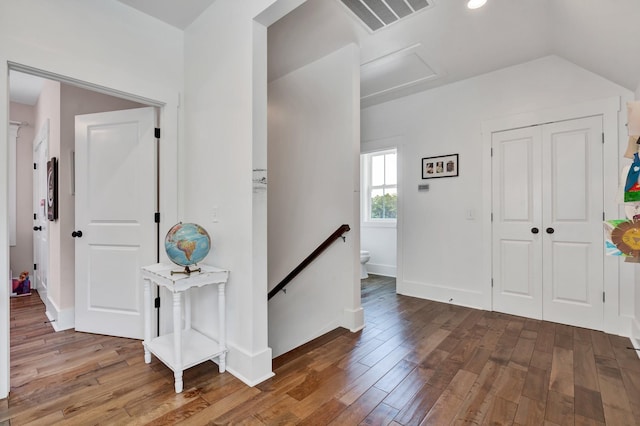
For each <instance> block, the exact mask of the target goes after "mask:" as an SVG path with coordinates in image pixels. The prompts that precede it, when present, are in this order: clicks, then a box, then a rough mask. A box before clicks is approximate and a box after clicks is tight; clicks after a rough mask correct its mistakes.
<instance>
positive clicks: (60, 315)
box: [45, 297, 76, 332]
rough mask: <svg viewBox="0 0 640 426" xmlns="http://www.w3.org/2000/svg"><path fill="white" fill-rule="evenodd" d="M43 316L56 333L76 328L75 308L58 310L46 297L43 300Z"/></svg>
mask: <svg viewBox="0 0 640 426" xmlns="http://www.w3.org/2000/svg"><path fill="white" fill-rule="evenodd" d="M45 307H46V311H45V315H46V316H47V318H48V319H49V322H50V323H51V326H52V327H53V329H54V330H55V331H56V332H58V331H63V330H70V329H72V328H75V326H76V311H75V308H70V309H59V308H58V306H56V304H55V303H54V302H53V301H52V300H51V299H49V298H48V297H47V298H46V300H45Z"/></svg>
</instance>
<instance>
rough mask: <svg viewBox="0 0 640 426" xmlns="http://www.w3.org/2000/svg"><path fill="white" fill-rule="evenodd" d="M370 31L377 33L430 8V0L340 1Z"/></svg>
mask: <svg viewBox="0 0 640 426" xmlns="http://www.w3.org/2000/svg"><path fill="white" fill-rule="evenodd" d="M340 1H341V2H342V3H343V4H344V5H345V6H347V8H349V10H350V11H351V12H353V14H354V15H355V16H356V17H357V18H358V19H360V21H362V23H363V24H364V25H366V27H367V28H369V29H370V30H371V31H377V30H379V29H381V28H384V27H386V26H389V25H391V24H393V23H395V22H398V21H399V20H401V19H404V18H406V17H408V16H411V15H412V14H414V13H416V12H418V11H419V10H422V9H425V8H427V6H430V5H431V4H430V2H431V1H432V0H429V1H427V0H340Z"/></svg>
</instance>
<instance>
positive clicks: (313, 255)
mask: <svg viewBox="0 0 640 426" xmlns="http://www.w3.org/2000/svg"><path fill="white" fill-rule="evenodd" d="M350 230H351V228H350V227H349V225H341V226H340V227H339V228H338V229H336V231H335V232H334V233H333V234H331V236H329V238H327V239H326V240H324V242H323V243H322V244H320V245H319V246H318V248H317V249H315V250H314V251H313V252H312V253H311V254H310V255H309V256H307V257H306V259H304V260H303V261H302V262H300V264H299V265H298V266H296V268H295V269H294V270H293V271H291V272H290V273H289V275H287V276H286V277H284V279H283V280H282V281H280V283H279V284H278V285H277V286H275V287H274V288H273V289H272V290H271V291H270V292H269V295H268V296H267V300H271V298H272V297H273V296H275V295H276V294H277V293H278V292H279V291H280V290H284V288H285V287H286V286H287V284H289V282H290V281H291V280H292V279H294V278H295V277H296V275H298V274H299V273H300V272H301V271H302V270H303V269H304V268H306V267H307V266H309V264H310V263H311V262H313V261H314V260H315V258H316V257H318V256H320V254H321V253H322V252H323V251H325V250H326V249H327V248H328V247H329V246H330V245H331V244H333V242H334V241H336V240H337V239H338V238H340V237H342V241H345V236H344V234H345V233H346V232H349V231H350Z"/></svg>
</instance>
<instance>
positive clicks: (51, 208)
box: [47, 157, 58, 222]
mask: <svg viewBox="0 0 640 426" xmlns="http://www.w3.org/2000/svg"><path fill="white" fill-rule="evenodd" d="M47 219H49V220H50V221H52V222H53V221H55V220H57V219H58V159H57V158H56V157H51V160H49V161H47Z"/></svg>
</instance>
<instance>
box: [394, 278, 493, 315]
mask: <svg viewBox="0 0 640 426" xmlns="http://www.w3.org/2000/svg"><path fill="white" fill-rule="evenodd" d="M396 291H397V292H398V294H402V295H404V296H411V297H418V298H420V299H427V300H434V301H436V302H443V303H451V304H452V305H458V306H465V307H468V308H474V309H482V310H487V307H485V306H482V300H483V297H484V296H483V294H482V293H481V292H476V291H469V290H460V289H457V288H451V287H441V286H436V285H433V284H426V283H419V282H413V281H400V280H397V284H396Z"/></svg>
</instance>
